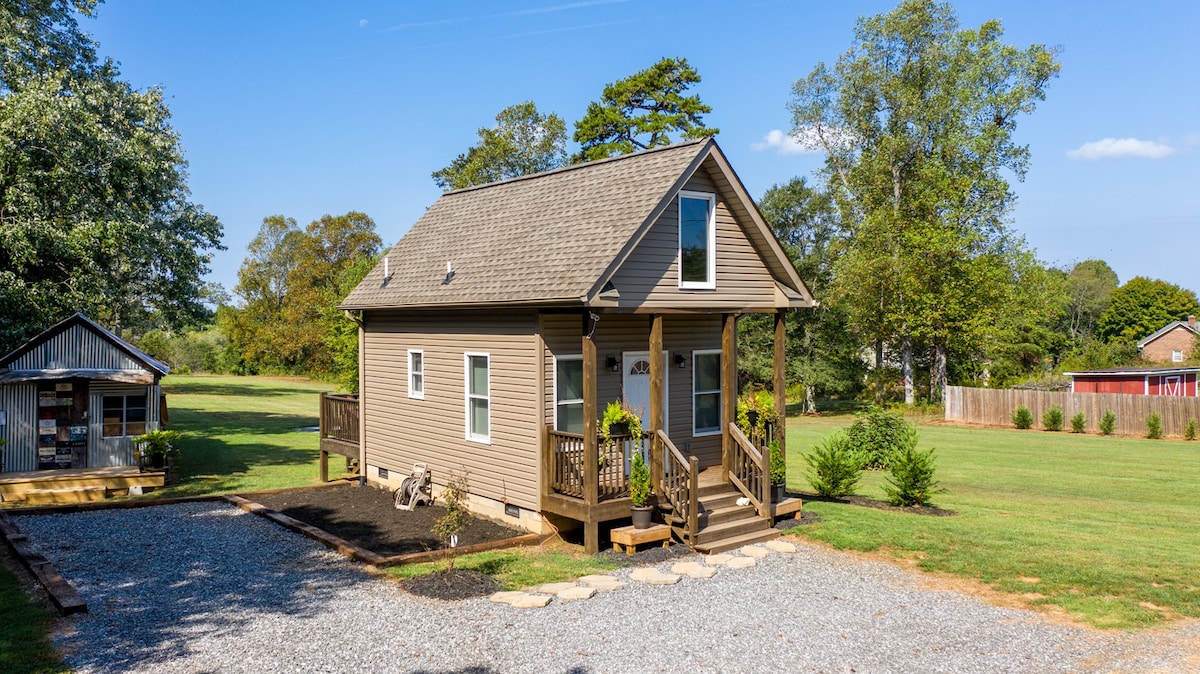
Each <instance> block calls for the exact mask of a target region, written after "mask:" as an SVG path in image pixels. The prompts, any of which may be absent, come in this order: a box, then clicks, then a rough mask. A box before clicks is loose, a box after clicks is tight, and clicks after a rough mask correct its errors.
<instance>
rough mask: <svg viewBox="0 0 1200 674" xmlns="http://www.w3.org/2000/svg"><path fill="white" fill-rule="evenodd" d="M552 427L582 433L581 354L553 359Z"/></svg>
mask: <svg viewBox="0 0 1200 674" xmlns="http://www.w3.org/2000/svg"><path fill="white" fill-rule="evenodd" d="M554 428H555V429H556V430H560V431H564V432H567V433H583V356H560V357H558V358H556V359H555V361H554Z"/></svg>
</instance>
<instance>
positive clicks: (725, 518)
mask: <svg viewBox="0 0 1200 674" xmlns="http://www.w3.org/2000/svg"><path fill="white" fill-rule="evenodd" d="M747 508H750V506H740V505H736V504H734V505H727V506H723V507H720V508H714V509H712V510H708V509H705V510H703V511H701V512H700V516H699V517H698V518H697V519H698V520H699V523H700V526H701V527H709V526H715V525H718V524H724V523H726V522H733V521H737V520H742V519H746V509H747ZM751 512H753V509H752V508H751Z"/></svg>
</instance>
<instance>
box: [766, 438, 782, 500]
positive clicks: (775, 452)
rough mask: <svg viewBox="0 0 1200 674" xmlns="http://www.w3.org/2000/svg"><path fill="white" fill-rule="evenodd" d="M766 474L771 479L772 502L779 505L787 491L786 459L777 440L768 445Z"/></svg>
mask: <svg viewBox="0 0 1200 674" xmlns="http://www.w3.org/2000/svg"><path fill="white" fill-rule="evenodd" d="M768 474H769V476H770V478H771V489H772V491H773V492H774V494H773V497H774V498H773V499H772V500H773V501H774V502H775V503H779V502H780V501H782V500H783V499H784V495H785V492H786V491H787V484H786V483H787V459H786V458H785V457H784V456H783V448H781V447H780V446H779V441H778V440H772V441H771V444H770V468H769V471H768Z"/></svg>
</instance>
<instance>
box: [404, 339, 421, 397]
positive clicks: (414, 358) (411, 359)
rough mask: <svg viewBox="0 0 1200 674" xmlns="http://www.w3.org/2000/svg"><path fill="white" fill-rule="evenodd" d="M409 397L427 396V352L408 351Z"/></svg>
mask: <svg viewBox="0 0 1200 674" xmlns="http://www.w3.org/2000/svg"><path fill="white" fill-rule="evenodd" d="M408 397H409V398H417V399H423V398H424V397H425V352H424V351H413V350H412V349H409V351H408Z"/></svg>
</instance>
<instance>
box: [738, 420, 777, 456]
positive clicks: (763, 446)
mask: <svg viewBox="0 0 1200 674" xmlns="http://www.w3.org/2000/svg"><path fill="white" fill-rule="evenodd" d="M745 435H746V438H747V439H748V440H750V444H751V445H754V446H755V447H757V448H758V451H760V452H762V453H763V454H764V455H768V456H769V454H768V452H769V449H768V448H769V447H770V446H771V441H773V440H774V439H775V424H773V423H770V422H767V423H765V424H763V426H762V428H759V427H758V426H751V427H750V430H749V431H747V432H746V433H745Z"/></svg>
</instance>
